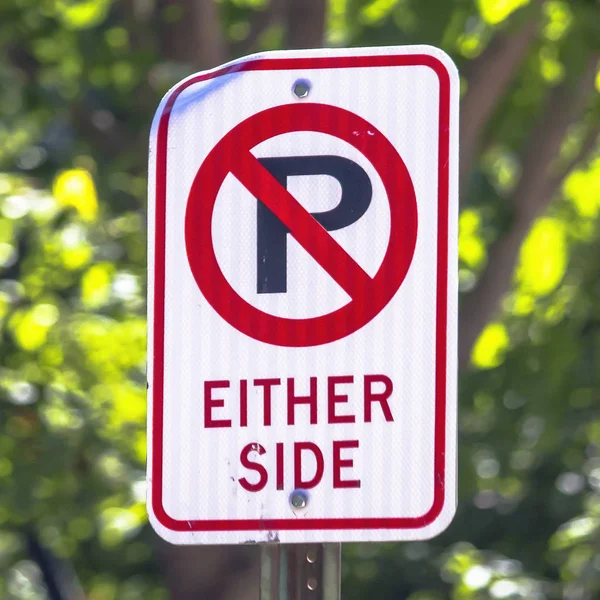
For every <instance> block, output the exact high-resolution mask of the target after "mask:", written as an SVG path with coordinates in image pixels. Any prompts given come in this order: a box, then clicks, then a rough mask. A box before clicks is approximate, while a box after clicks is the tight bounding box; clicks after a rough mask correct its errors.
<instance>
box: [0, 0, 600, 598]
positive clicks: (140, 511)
mask: <svg viewBox="0 0 600 600" xmlns="http://www.w3.org/2000/svg"><path fill="white" fill-rule="evenodd" d="M286 1H287V0H286ZM283 4H285V3H283ZM283 4H282V0H271V2H269V1H268V0H219V1H218V3H217V8H218V11H219V12H218V14H219V15H220V20H221V22H220V24H215V25H214V26H215V27H217V28H218V29H220V30H221V31H222V32H223V38H224V40H225V44H226V47H227V48H228V53H229V55H230V56H236V55H240V54H242V53H247V52H252V51H256V50H260V49H271V48H277V47H280V46H281V44H283V43H284V40H285V39H286V31H285V19H284V18H283V17H282V16H281V14H280V12H278V11H280V9H281V6H282V5H283ZM540 4H541V9H540ZM186 6H187V4H186V2H183V1H181V2H178V1H168V2H167V1H164V2H163V1H158V0H122V1H119V2H116V1H115V2H113V1H111V0H79V1H75V0H5V1H4V2H3V3H2V4H0V55H1V57H2V59H1V60H0V171H1V174H0V277H1V280H0V340H1V343H2V346H1V352H0V596H1V597H2V598H8V599H17V598H19V599H20V598H45V597H48V595H47V594H48V589H47V586H46V584H45V583H44V578H43V576H42V572H41V567H40V565H39V564H38V563H37V562H36V560H35V557H34V556H33V554H32V552H31V550H30V547H31V544H29V545H28V540H30V539H31V538H32V536H34V538H35V539H37V540H39V542H40V543H41V544H42V545H43V546H44V547H45V548H47V549H48V550H49V551H50V552H51V553H52V555H53V556H54V557H56V558H57V559H58V560H62V561H64V564H70V565H72V567H73V570H74V572H75V573H76V574H77V577H78V579H79V580H80V582H81V585H82V587H83V589H84V590H85V592H86V594H87V597H89V598H90V599H93V600H113V599H119V600H121V599H125V600H128V599H131V600H133V599H138V598H140V599H141V598H144V599H147V598H149V599H156V600H158V599H161V598H166V597H167V591H166V588H165V583H164V579H163V577H162V575H161V574H160V571H159V570H158V569H157V560H156V557H157V553H156V547H155V544H156V542H155V538H154V535H153V534H152V533H151V532H150V530H149V527H148V525H147V522H146V516H145V507H144V493H145V492H144V483H143V479H144V460H145V387H146V385H145V313H146V303H145V281H146V247H145V243H146V240H145V229H144V227H145V202H146V198H145V195H146V192H145V186H146V160H147V136H148V128H149V124H150V121H151V119H152V115H153V112H154V110H155V108H156V106H157V105H158V102H159V100H160V98H161V96H162V95H163V94H164V92H165V91H166V90H167V89H168V88H169V86H170V85H172V84H173V83H175V82H176V81H177V80H178V79H180V78H181V77H182V76H184V75H186V74H188V73H189V72H190V69H191V68H192V66H191V64H188V63H186V62H182V61H181V60H174V59H173V58H172V57H169V58H167V57H168V56H169V53H168V52H167V50H168V44H167V43H166V42H165V39H166V37H165V31H166V30H167V29H168V28H169V27H172V26H175V25H177V24H181V23H182V22H185V19H186V13H185V9H186ZM538 10H540V14H541V17H540V25H539V28H538V30H537V33H536V35H535V37H534V39H533V41H532V42H531V45H530V47H529V48H528V51H527V54H526V58H525V60H524V61H523V62H522V63H521V64H519V65H518V67H517V68H516V69H515V73H514V77H513V79H512V80H511V83H510V85H509V86H508V88H507V90H506V92H505V93H504V94H503V95H502V97H501V98H500V99H499V102H498V105H497V107H496V108H495V110H494V111H493V114H492V116H491V117H490V118H489V119H488V120H487V122H486V123H485V126H484V127H483V130H482V132H481V135H480V140H479V141H480V146H479V149H478V152H477V155H476V160H475V161H474V164H473V169H472V172H471V173H470V174H468V177H467V179H466V181H465V182H464V185H463V197H462V212H461V217H460V236H459V259H460V264H459V276H460V285H461V290H462V291H463V292H464V293H465V294H468V293H470V292H471V291H472V290H473V289H474V288H476V286H477V284H478V282H479V281H480V279H481V277H482V274H483V273H485V272H486V269H487V267H488V264H489V260H490V252H491V249H492V248H493V246H494V244H495V243H496V241H497V240H498V239H501V238H502V237H503V236H504V235H505V234H506V233H507V232H510V231H511V230H513V229H514V227H515V213H516V210H515V208H518V207H514V206H512V205H511V203H510V198H511V197H512V194H513V193H514V190H515V189H516V187H517V185H518V183H519V181H520V178H521V177H522V172H523V162H522V157H523V153H524V149H525V148H526V147H527V144H528V143H530V138H531V135H532V131H533V130H534V125H535V123H536V121H537V119H538V117H539V115H540V114H541V113H542V111H543V109H544V106H545V105H546V103H547V100H548V97H549V95H550V94H551V92H552V90H554V89H556V88H557V87H558V86H560V84H561V83H564V82H567V83H568V84H569V85H575V83H576V82H577V80H578V79H579V78H580V76H581V74H582V72H583V71H584V68H585V63H586V61H587V60H588V59H589V56H590V55H591V54H592V53H593V52H595V51H598V50H599V49H600V35H599V34H598V32H600V7H599V6H598V4H597V2H593V1H583V0H580V1H573V2H567V1H564V0H549V1H547V2H543V3H540V2H537V1H534V0H530V1H529V2H528V1H527V0H453V1H450V0H447V1H446V0H444V1H442V0H330V1H329V3H328V12H327V27H326V39H327V42H328V43H329V44H332V45H338V46H339V45H355V46H356V45H381V44H407V43H432V44H436V45H439V46H441V47H443V48H444V49H445V50H446V51H447V52H449V53H450V54H451V55H452V56H453V57H454V58H455V60H456V61H457V63H458V65H459V67H460V69H461V74H462V78H463V80H462V85H463V92H464V94H467V93H468V92H469V90H470V89H472V85H474V84H473V80H472V79H471V78H470V75H471V73H472V72H473V70H474V68H475V65H476V61H477V60H478V59H479V58H480V57H482V56H484V53H485V52H486V50H487V49H488V48H489V47H490V45H491V44H492V43H493V42H494V40H495V39H496V37H497V36H498V35H504V36H508V39H511V36H514V35H516V34H517V32H518V31H519V30H520V28H521V27H522V26H523V23H526V22H527V21H528V19H531V18H532V15H535V14H536V11H538ZM199 62H200V59H199ZM207 66H214V65H207ZM596 87H597V89H598V91H599V92H600V75H598V76H597V79H596ZM598 98H599V95H598V94H596V96H595V98H593V99H592V100H591V101H590V103H589V105H586V108H585V111H584V112H583V114H582V116H581V118H580V119H578V121H577V122H576V123H574V124H573V126H572V127H571V129H569V133H568V135H567V136H566V138H565V140H564V143H563V144H562V149H561V151H560V153H559V155H557V156H556V157H555V162H556V164H557V165H563V166H565V165H566V167H567V168H568V169H567V170H568V173H569V174H568V177H566V178H565V179H564V181H562V180H561V181H562V182H561V183H560V185H559V186H558V188H557V190H556V192H554V191H553V192H550V195H551V196H552V198H553V202H552V204H551V205H550V206H549V207H548V209H547V210H545V211H544V212H543V214H540V215H537V218H536V220H535V221H534V223H533V226H532V227H531V228H529V224H527V231H524V233H523V235H524V237H525V241H524V243H523V245H522V246H521V249H520V252H519V255H518V258H517V263H518V264H517V268H516V270H515V275H514V278H513V285H512V287H511V289H510V290H508V294H507V295H506V297H505V298H504V301H503V303H502V310H501V311H499V312H497V313H496V314H495V315H494V317H493V319H492V320H491V322H490V323H488V325H487V326H486V327H485V329H484V330H483V332H482V333H481V335H480V336H479V338H478V340H477V342H476V344H475V345H474V349H473V353H472V355H471V357H472V362H473V364H474V366H475V369H473V370H472V371H470V372H468V373H465V374H463V376H462V378H461V387H460V403H461V406H460V484H461V486H460V499H459V512H458V515H457V517H456V520H455V522H454V523H453V525H452V526H451V528H450V530H449V531H448V532H446V533H445V534H444V535H443V536H441V537H440V538H438V539H435V540H432V541H430V542H422V543H413V544H402V545H397V544H388V545H376V544H373V545H368V546H361V545H352V546H348V548H347V549H346V550H345V562H344V597H345V598H348V599H354V598H357V599H358V598H364V597H367V596H368V595H373V596H376V597H377V598H381V599H384V598H410V599H411V600H438V599H441V598H454V599H459V600H460V599H484V598H528V599H533V598H540V599H542V598H568V599H573V600H575V599H580V600H583V599H587V598H590V599H591V598H595V597H598V595H599V594H600V533H599V532H600V404H599V403H600V279H599V277H598V269H599V266H600V242H599V238H598V218H599V214H600V157H598V153H597V147H594V146H593V145H592V148H591V150H590V152H588V153H586V154H581V152H580V150H581V148H582V147H583V146H585V145H586V136H589V132H590V131H594V128H595V127H597V124H598V119H599V113H600V102H599V100H598ZM463 118H466V119H468V118H469V115H463ZM541 150H542V149H541V148H540V151H541ZM516 223H517V225H518V220H517V222H516Z"/></svg>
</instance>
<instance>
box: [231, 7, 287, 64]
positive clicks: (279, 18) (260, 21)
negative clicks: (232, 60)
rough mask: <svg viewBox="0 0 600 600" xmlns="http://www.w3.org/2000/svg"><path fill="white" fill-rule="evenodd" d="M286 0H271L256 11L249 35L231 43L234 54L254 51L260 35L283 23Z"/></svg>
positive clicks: (238, 54)
mask: <svg viewBox="0 0 600 600" xmlns="http://www.w3.org/2000/svg"><path fill="white" fill-rule="evenodd" d="M286 4H287V2H286V0H271V1H270V2H269V5H268V6H267V7H266V8H264V9H263V10H260V11H256V12H255V13H254V14H253V15H252V17H251V18H250V33H249V34H248V36H247V37H246V38H245V39H243V40H240V41H239V42H235V43H233V44H232V45H231V55H232V56H243V55H244V54H248V52H252V51H253V50H254V49H255V47H256V45H257V43H258V41H259V39H260V36H261V35H262V34H263V33H264V32H265V31H266V30H267V29H268V28H269V27H271V26H273V25H276V24H283V21H284V16H285V10H286Z"/></svg>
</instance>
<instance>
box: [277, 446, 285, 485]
mask: <svg viewBox="0 0 600 600" xmlns="http://www.w3.org/2000/svg"><path fill="white" fill-rule="evenodd" d="M275 452H276V460H275V466H276V470H277V474H276V482H277V489H278V490H282V489H283V487H284V482H283V444H282V443H281V442H278V443H277V444H276V445H275Z"/></svg>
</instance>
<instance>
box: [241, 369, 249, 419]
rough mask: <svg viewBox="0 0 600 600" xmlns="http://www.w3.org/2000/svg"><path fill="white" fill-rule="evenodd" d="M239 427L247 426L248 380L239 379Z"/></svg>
mask: <svg viewBox="0 0 600 600" xmlns="http://www.w3.org/2000/svg"><path fill="white" fill-rule="evenodd" d="M240 427H248V382H247V381H246V380H245V379H242V380H241V381H240Z"/></svg>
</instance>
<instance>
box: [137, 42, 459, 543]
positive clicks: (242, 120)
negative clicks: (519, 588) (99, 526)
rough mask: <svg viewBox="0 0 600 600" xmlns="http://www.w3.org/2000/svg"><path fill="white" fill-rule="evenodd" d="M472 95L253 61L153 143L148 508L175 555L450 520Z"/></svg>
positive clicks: (396, 68) (169, 111)
mask: <svg viewBox="0 0 600 600" xmlns="http://www.w3.org/2000/svg"><path fill="white" fill-rule="evenodd" d="M457 104H458V81H457V74H456V71H455V68H454V66H453V64H452V63H451V61H450V60H449V59H448V57H447V56H446V55H445V54H443V53H442V52H440V51H439V50H436V49H433V48H430V47H424V46H423V47H422V46H416V47H405V48H373V49H358V50H351V51H349V50H343V51H342V50H319V51H297V52H278V53H269V54H264V55H258V56H255V57H250V58H247V59H243V60H240V61H239V62H235V63H232V64H230V65H227V66H225V67H222V68H220V69H217V70H215V71H210V72H207V73H202V74H199V75H195V76H192V77H190V78H188V79H186V80H184V81H183V82H182V83H180V84H179V85H178V86H176V87H175V88H174V89H173V90H172V91H171V92H169V94H168V95H167V96H166V98H165V100H163V103H162V104H161V107H160V108H159V110H158V112H157V115H156V118H155V122H154V126H153V129H152V135H151V148H150V169H149V173H150V184H149V192H150V193H149V215H150V216H149V263H150V264H149V291H148V299H149V340H148V348H149V352H148V354H149V361H148V362H149V374H148V380H149V390H148V394H149V418H148V421H149V434H150V435H149V461H148V482H149V497H148V500H149V502H148V505H149V511H150V514H151V520H152V523H153V525H154V527H155V528H156V529H157V531H158V532H159V533H160V534H161V535H162V536H163V537H165V538H167V539H168V540H170V541H172V542H175V543H241V542H249V541H254V542H264V541H273V540H279V541H282V542H319V541H352V540H356V541H359V540H360V541H367V540H401V539H402V540H404V539H406V540H408V539H423V538H427V537H431V536H433V535H435V534H436V533H438V532H439V531H441V530H442V529H443V528H444V527H445V526H446V525H447V524H448V523H449V521H450V519H451V517H452V515H453V513H454V509H455V461H456V442H455V435H456V424H455V421H456V415H455V412H456V407H455V403H456V399H455V395H456V391H455V387H456V357H455V354H456V312H457V297H456V296H457V282H456V240H457V233H456V221H457V219H456V215H457V158H458V157H457V146H458V142H457V140H458V130H457V125H458V123H457V121H458V115H457Z"/></svg>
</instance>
